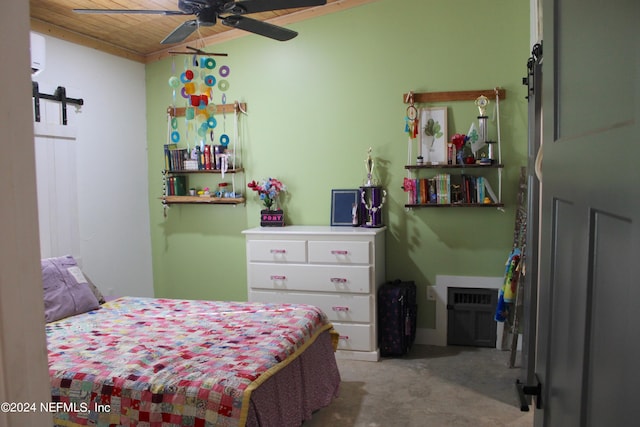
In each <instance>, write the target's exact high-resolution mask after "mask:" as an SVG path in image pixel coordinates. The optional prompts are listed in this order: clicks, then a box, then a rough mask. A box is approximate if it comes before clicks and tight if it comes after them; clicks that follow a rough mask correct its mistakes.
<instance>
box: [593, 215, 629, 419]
mask: <svg viewBox="0 0 640 427" xmlns="http://www.w3.org/2000/svg"><path fill="white" fill-rule="evenodd" d="M591 228H592V236H593V239H592V241H591V242H590V243H591V250H590V253H591V255H592V259H591V260H590V261H591V262H590V264H591V265H592V271H591V275H590V276H591V280H590V281H589V287H590V292H589V310H588V311H587V313H589V314H590V316H589V319H588V321H587V327H588V330H589V332H588V335H587V336H588V339H589V344H588V345H589V350H588V353H587V354H589V360H588V362H587V373H586V377H585V389H586V390H588V391H589V393H587V394H586V395H585V399H586V401H585V408H586V411H587V413H586V419H587V420H588V423H587V425H591V426H604V425H631V424H629V423H626V422H622V420H621V419H618V421H617V422H614V423H613V424H611V423H612V418H611V412H613V413H614V414H624V413H625V407H624V405H625V400H624V399H623V398H621V396H620V393H621V391H622V390H621V387H620V386H621V382H622V381H621V379H622V378H626V377H627V375H628V372H629V370H630V369H635V370H637V368H636V367H635V365H636V364H637V359H636V360H625V359H626V356H627V355H626V354H625V353H626V352H623V353H620V351H621V349H620V343H624V342H625V341H630V340H635V339H633V338H632V335H630V332H631V331H630V330H629V324H630V323H636V324H637V323H639V322H640V315H639V314H638V310H634V309H633V307H632V304H631V300H630V297H631V295H630V294H631V292H630V291H631V289H630V284H631V283H633V281H634V280H633V278H632V277H631V275H630V274H629V268H628V267H627V268H625V267H623V266H631V265H632V262H633V259H631V256H630V255H631V253H632V242H631V236H632V235H633V234H632V233H633V230H632V228H633V223H632V221H631V220H630V219H628V218H620V217H617V216H615V215H611V214H608V213H606V212H598V211H596V212H593V213H592V215H591ZM621 267H622V268H621ZM635 281H636V283H637V279H636V280H635ZM612 308H613V309H612ZM635 338H636V339H637V338H638V337H637V336H636V337H635ZM614 417H616V416H615V415H614ZM614 419H615V418H614ZM636 422H637V420H636Z"/></svg>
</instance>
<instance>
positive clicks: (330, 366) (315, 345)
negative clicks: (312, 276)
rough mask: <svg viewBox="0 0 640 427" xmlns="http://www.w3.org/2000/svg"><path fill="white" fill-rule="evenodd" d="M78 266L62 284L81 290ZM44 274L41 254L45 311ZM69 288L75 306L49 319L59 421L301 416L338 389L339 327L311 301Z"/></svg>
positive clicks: (238, 422) (239, 421) (245, 421)
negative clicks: (109, 295)
mask: <svg viewBox="0 0 640 427" xmlns="http://www.w3.org/2000/svg"><path fill="white" fill-rule="evenodd" d="M63 264H64V263H63ZM74 267H77V266H73V265H72V266H71V267H69V265H57V266H54V267H53V268H50V269H49V270H50V271H53V272H54V273H55V274H54V275H57V276H60V275H62V274H63V273H64V272H67V271H68V270H69V268H71V269H72V271H75V269H74ZM75 275H76V277H78V278H79V280H78V279H76V278H73V279H69V280H67V282H73V281H76V282H78V283H76V284H73V283H71V285H68V286H67V285H62V286H61V287H63V288H65V287H66V288H67V293H69V292H71V290H70V289H71V288H73V290H74V291H77V290H78V289H76V288H78V287H79V286H80V285H84V286H81V287H82V288H83V292H84V293H85V294H86V289H84V287H86V288H87V289H88V288H89V286H88V284H87V283H82V280H85V279H84V277H80V276H79V275H78V272H77V271H75ZM46 276H47V275H46V273H45V268H44V261H43V278H44V279H45V280H44V281H45V312H46V314H47V316H49V314H50V312H51V310H48V308H49V309H50V308H52V307H54V306H55V304H52V303H51V302H50V301H48V300H47V294H48V290H51V286H49V289H47V283H48V282H50V280H49V281H48V280H47V279H46ZM67 279H68V278H67ZM58 287H60V286H58ZM89 292H91V291H89ZM67 298H69V296H68V295H67ZM71 299H72V300H73V301H74V303H73V307H74V310H72V311H80V312H78V313H73V314H72V315H69V316H64V317H62V318H59V319H55V320H51V319H50V318H47V320H48V323H47V324H46V335H47V346H48V352H49V374H50V378H51V387H52V388H51V393H52V403H53V405H54V407H55V408H56V410H57V411H56V413H55V415H54V422H55V426H73V427H75V426H84V425H91V426H98V427H105V426H140V427H142V426H148V427H154V426H158V427H172V426H194V427H195V426H206V427H211V426H261V427H265V426H278V427H284V426H299V425H301V424H302V422H303V421H304V420H306V419H309V418H310V417H311V415H312V413H313V412H314V411H316V410H318V409H320V408H322V407H325V406H327V405H329V403H330V402H331V401H332V400H333V398H335V397H336V396H337V394H338V390H339V384H340V375H339V372H338V368H337V364H336V360H335V355H334V350H335V344H336V338H335V332H334V331H333V328H332V325H331V323H330V322H329V321H328V320H327V317H326V315H325V314H324V313H323V312H322V311H321V310H320V309H318V308H317V307H314V306H310V305H291V304H261V303H244V302H224V301H194V300H179V299H161V298H135V297H123V298H118V299H116V300H113V301H109V302H106V303H103V304H100V301H99V298H96V301H97V302H98V304H97V306H96V307H95V308H91V309H89V310H86V309H83V308H80V309H78V308H77V307H78V302H79V301H80V300H81V299H82V298H80V297H78V296H77V295H76V296H75V298H74V297H71ZM87 299H88V300H91V298H90V297H89V296H87ZM93 305H95V304H93V302H92V303H91V304H90V306H93Z"/></svg>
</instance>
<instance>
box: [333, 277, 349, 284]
mask: <svg viewBox="0 0 640 427" xmlns="http://www.w3.org/2000/svg"><path fill="white" fill-rule="evenodd" d="M331 283H347V279H345V278H344V277H332V278H331Z"/></svg>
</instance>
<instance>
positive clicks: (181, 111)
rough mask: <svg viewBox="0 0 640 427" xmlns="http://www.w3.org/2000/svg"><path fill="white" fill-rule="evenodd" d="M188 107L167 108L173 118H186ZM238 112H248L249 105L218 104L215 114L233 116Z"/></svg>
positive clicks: (235, 103) (240, 103)
mask: <svg viewBox="0 0 640 427" xmlns="http://www.w3.org/2000/svg"><path fill="white" fill-rule="evenodd" d="M186 109H187V108H186V107H171V106H169V107H167V114H168V115H169V116H171V117H184V115H185V111H186ZM238 111H241V112H243V113H246V112H247V104H246V103H244V102H234V103H233V104H216V111H215V112H214V114H222V113H227V114H233V113H236V112H238Z"/></svg>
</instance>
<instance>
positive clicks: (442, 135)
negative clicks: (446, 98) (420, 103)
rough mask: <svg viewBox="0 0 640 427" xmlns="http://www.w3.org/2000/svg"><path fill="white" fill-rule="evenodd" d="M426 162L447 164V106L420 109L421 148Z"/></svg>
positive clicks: (428, 163)
mask: <svg viewBox="0 0 640 427" xmlns="http://www.w3.org/2000/svg"><path fill="white" fill-rule="evenodd" d="M419 152H420V153H422V158H423V159H424V164H426V165H442V164H447V107H423V108H421V109H420V149H419Z"/></svg>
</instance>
